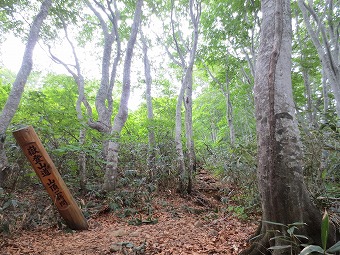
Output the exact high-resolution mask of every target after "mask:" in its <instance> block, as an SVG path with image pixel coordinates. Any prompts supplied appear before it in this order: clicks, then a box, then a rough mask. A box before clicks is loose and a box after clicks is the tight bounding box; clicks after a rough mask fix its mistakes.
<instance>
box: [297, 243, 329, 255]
mask: <svg viewBox="0 0 340 255" xmlns="http://www.w3.org/2000/svg"><path fill="white" fill-rule="evenodd" d="M313 252H318V253H320V254H323V252H324V250H323V249H322V248H321V247H320V246H317V245H309V246H307V247H306V248H304V249H303V250H302V251H301V252H300V254H299V255H308V254H311V253H313Z"/></svg>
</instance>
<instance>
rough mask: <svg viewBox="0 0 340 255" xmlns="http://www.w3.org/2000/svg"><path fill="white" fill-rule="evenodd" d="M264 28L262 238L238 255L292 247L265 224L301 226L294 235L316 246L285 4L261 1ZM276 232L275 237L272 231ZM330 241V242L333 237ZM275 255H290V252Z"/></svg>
mask: <svg viewBox="0 0 340 255" xmlns="http://www.w3.org/2000/svg"><path fill="white" fill-rule="evenodd" d="M261 3H262V13H263V20H262V27H261V42H260V48H259V55H258V60H257V65H256V72H255V87H254V94H255V106H256V128H257V135H258V171H257V176H258V185H259V191H260V195H261V201H262V212H263V214H262V220H264V221H263V222H262V225H261V228H259V231H260V233H261V234H262V235H260V236H258V237H257V238H255V240H254V244H253V245H252V246H251V247H250V248H249V249H247V250H245V251H244V252H242V254H252V255H253V254H259V255H260V254H271V252H270V251H269V250H268V248H269V247H270V246H277V245H285V244H290V243H289V242H287V243H285V242H284V241H283V240H282V239H279V238H272V237H274V236H275V235H280V232H281V233H283V234H287V233H286V231H287V229H285V228H283V227H281V226H279V225H274V224H270V223H267V221H270V222H276V223H282V224H286V225H287V224H291V223H294V222H304V223H306V225H305V226H302V227H301V228H299V231H296V232H294V233H299V234H304V235H306V236H308V237H310V238H311V240H313V242H316V243H318V244H320V232H321V213H320V211H319V210H318V209H317V208H316V207H315V205H314V204H313V203H312V201H311V198H310V196H309V193H308V191H307V189H306V185H305V184H304V179H303V172H302V162H301V158H302V157H301V156H302V150H301V144H300V135H299V130H298V126H297V119H296V116H295V108H294V102H293V93H292V84H291V43H292V29H291V13H290V1H289V0H273V1H268V0H262V1H261ZM273 230H274V231H273ZM330 240H332V241H334V237H332V238H331V239H330ZM273 254H287V255H288V254H291V251H290V250H289V249H278V250H273Z"/></svg>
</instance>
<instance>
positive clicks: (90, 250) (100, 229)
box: [0, 171, 256, 255]
mask: <svg viewBox="0 0 340 255" xmlns="http://www.w3.org/2000/svg"><path fill="white" fill-rule="evenodd" d="M197 180H198V181H197V183H196V189H195V190H196V192H195V193H194V195H193V196H190V197H187V198H182V197H179V196H178V195H177V194H171V193H170V192H169V193H167V194H165V195H163V196H160V197H157V198H155V201H154V213H153V214H152V219H157V223H156V222H150V221H147V216H145V215H137V216H134V218H123V219H122V218H118V217H117V216H115V215H114V214H112V213H107V214H103V215H100V216H98V217H97V218H91V219H90V220H89V225H90V229H89V230H88V231H82V232H76V231H74V232H71V233H67V232H65V231H61V230H58V229H56V228H42V229H36V230H34V231H24V232H22V233H20V234H19V235H16V236H14V237H12V238H10V239H7V240H5V242H4V243H3V245H2V247H1V249H0V254H2V255H16V254H20V255H22V254H42V255H52V254H53V255H65V254H70V255H71V254H72V255H78V254H79V255H84V254H89V255H90V254H101V255H106V254H131V255H132V254H164V255H166V254H169V255H170V254H175V255H180V254H183V255H189V254H211V255H213V254H216V255H219V254H230V255H233V254H238V253H239V252H240V251H241V250H242V249H244V248H245V247H246V245H247V243H246V240H247V238H248V237H249V236H250V235H251V234H252V233H253V232H254V230H255V228H256V224H255V223H254V222H251V221H240V220H238V219H237V218H236V217H234V216H232V215H231V214H230V213H226V212H223V211H222V210H217V209H218V207H219V209H221V208H220V206H221V204H220V203H219V202H218V200H217V199H216V198H217V197H218V194H217V192H218V190H219V188H220V187H219V185H220V184H219V183H217V182H216V181H215V180H214V179H213V178H212V177H211V176H209V175H208V174H207V173H206V172H203V171H202V172H201V173H200V174H199V176H198V178H197ZM214 207H216V208H214ZM131 219H139V220H140V221H139V222H140V223H143V222H142V221H143V220H145V221H144V224H141V225H139V226H136V225H130V224H129V220H130V221H131Z"/></svg>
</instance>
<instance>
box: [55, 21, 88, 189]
mask: <svg viewBox="0 0 340 255" xmlns="http://www.w3.org/2000/svg"><path fill="white" fill-rule="evenodd" d="M60 21H61V22H62V24H63V28H64V32H65V37H66V40H67V41H68V43H69V44H70V46H71V49H72V54H73V58H74V62H75V64H74V65H70V64H66V63H65V62H64V61H62V60H61V59H60V58H58V57H57V56H55V55H54V54H53V53H52V52H51V48H49V52H50V55H51V57H52V59H53V61H54V62H56V63H58V64H61V65H63V66H64V68H65V69H66V70H67V71H68V72H69V73H70V74H71V75H72V77H73V79H74V81H75V82H76V84H77V88H78V99H77V102H76V111H77V118H78V121H79V122H80V124H81V127H80V130H79V147H80V151H79V155H78V173H79V185H80V189H81V190H82V191H83V192H86V184H87V174H86V153H85V151H84V150H83V147H84V145H85V142H86V128H85V125H86V120H85V118H84V116H83V111H82V109H81V106H82V105H84V106H85V109H86V113H87V116H88V118H89V122H92V119H93V116H92V108H91V106H90V104H89V103H88V101H87V99H86V96H85V79H84V76H83V75H82V72H81V68H80V63H79V59H78V55H77V52H76V49H75V47H74V45H73V43H72V41H71V40H70V38H69V36H68V31H67V25H66V23H65V22H64V20H63V19H62V18H60ZM74 69H75V70H74Z"/></svg>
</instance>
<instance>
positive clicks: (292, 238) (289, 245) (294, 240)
mask: <svg viewBox="0 0 340 255" xmlns="http://www.w3.org/2000/svg"><path fill="white" fill-rule="evenodd" d="M263 223H264V224H269V225H272V226H274V229H275V230H272V231H271V230H269V232H272V233H273V235H274V237H272V238H271V239H270V240H272V241H275V242H278V243H280V244H279V245H275V246H271V247H269V250H282V249H289V250H290V254H296V252H298V251H299V249H300V245H301V243H304V242H306V241H308V237H306V236H304V235H299V234H296V231H298V230H299V227H301V226H304V225H305V224H304V223H302V222H295V223H292V224H287V225H286V224H282V223H279V222H272V221H263Z"/></svg>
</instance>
